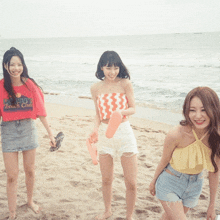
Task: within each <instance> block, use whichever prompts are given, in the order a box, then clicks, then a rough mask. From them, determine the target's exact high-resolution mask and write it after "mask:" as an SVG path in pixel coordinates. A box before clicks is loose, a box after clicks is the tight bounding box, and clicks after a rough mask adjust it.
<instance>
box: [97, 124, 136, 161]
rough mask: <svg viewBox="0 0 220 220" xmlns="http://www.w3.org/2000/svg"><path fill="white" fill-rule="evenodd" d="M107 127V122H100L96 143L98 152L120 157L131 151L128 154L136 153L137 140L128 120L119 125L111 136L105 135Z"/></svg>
mask: <svg viewBox="0 0 220 220" xmlns="http://www.w3.org/2000/svg"><path fill="white" fill-rule="evenodd" d="M107 127H108V124H105V123H101V125H100V127H99V141H98V144H97V146H98V151H99V154H110V155H111V156H112V157H114V156H116V155H118V156H120V157H121V156H122V155H123V154H124V153H132V154H131V155H130V154H129V156H132V155H134V154H137V153H138V149H137V142H136V139H135V136H134V133H133V130H132V128H131V125H130V123H129V121H126V122H123V123H121V124H120V125H119V127H118V129H117V131H116V132H115V134H114V136H113V138H107V137H106V136H105V132H106V129H107ZM124 156H126V154H124Z"/></svg>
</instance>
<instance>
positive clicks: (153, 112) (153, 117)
mask: <svg viewBox="0 0 220 220" xmlns="http://www.w3.org/2000/svg"><path fill="white" fill-rule="evenodd" d="M45 102H47V103H52V104H57V105H65V106H70V107H80V108H86V109H90V110H94V103H93V100H92V99H91V98H89V97H87V96H82V97H78V98H76V97H69V96H62V97H59V98H58V97H57V95H45ZM132 117H135V118H143V119H146V120H150V121H154V122H158V123H165V124H168V125H178V124H179V122H180V121H181V120H182V119H183V117H182V114H180V113H177V112H172V111H169V110H166V109H156V108H149V107H145V106H141V105H139V104H137V105H136V113H135V114H134V115H132Z"/></svg>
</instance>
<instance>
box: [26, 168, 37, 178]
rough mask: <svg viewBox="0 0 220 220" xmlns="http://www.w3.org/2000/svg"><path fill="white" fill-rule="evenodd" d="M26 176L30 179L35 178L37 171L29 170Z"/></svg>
mask: <svg viewBox="0 0 220 220" xmlns="http://www.w3.org/2000/svg"><path fill="white" fill-rule="evenodd" d="M25 175H26V177H28V178H33V177H35V169H29V170H25Z"/></svg>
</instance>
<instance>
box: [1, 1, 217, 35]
mask: <svg viewBox="0 0 220 220" xmlns="http://www.w3.org/2000/svg"><path fill="white" fill-rule="evenodd" d="M0 21H1V22H0V36H1V37H2V38H45V37H46V38H47V37H81V36H86V37H88V36H115V35H146V34H163V33H189V32H190V33H191V32H214V31H220V0H111V1H105V0H77V1H76V0H59V1H58V0H0Z"/></svg>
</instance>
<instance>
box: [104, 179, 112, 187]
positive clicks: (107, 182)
mask: <svg viewBox="0 0 220 220" xmlns="http://www.w3.org/2000/svg"><path fill="white" fill-rule="evenodd" d="M112 181H113V178H102V185H104V186H109V185H111V184H112Z"/></svg>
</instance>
